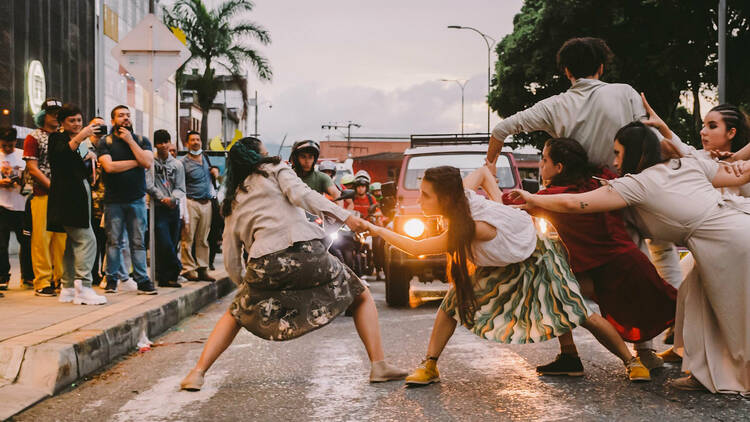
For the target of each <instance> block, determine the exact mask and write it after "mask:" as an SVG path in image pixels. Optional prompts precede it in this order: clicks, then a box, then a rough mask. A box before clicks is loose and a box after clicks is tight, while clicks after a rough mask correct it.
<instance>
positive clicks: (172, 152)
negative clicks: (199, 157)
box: [169, 142, 177, 158]
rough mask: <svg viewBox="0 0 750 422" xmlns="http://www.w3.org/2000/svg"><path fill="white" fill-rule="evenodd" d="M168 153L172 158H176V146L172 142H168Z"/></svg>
mask: <svg viewBox="0 0 750 422" xmlns="http://www.w3.org/2000/svg"><path fill="white" fill-rule="evenodd" d="M169 155H171V156H172V158H177V146H176V145H175V144H173V143H171V142H170V143H169Z"/></svg>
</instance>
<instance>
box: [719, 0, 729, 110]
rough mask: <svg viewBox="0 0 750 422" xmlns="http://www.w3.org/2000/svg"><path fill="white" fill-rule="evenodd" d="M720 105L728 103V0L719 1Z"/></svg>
mask: <svg viewBox="0 0 750 422" xmlns="http://www.w3.org/2000/svg"><path fill="white" fill-rule="evenodd" d="M718 35H719V75H718V77H719V78H718V79H719V80H718V85H719V104H724V103H726V102H727V54H726V53H727V52H726V47H727V45H726V36H727V0H719V34H718Z"/></svg>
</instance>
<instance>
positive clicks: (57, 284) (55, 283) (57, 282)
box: [52, 280, 62, 292]
mask: <svg viewBox="0 0 750 422" xmlns="http://www.w3.org/2000/svg"><path fill="white" fill-rule="evenodd" d="M52 286H53V287H54V288H55V291H56V292H59V291H60V290H62V280H52Z"/></svg>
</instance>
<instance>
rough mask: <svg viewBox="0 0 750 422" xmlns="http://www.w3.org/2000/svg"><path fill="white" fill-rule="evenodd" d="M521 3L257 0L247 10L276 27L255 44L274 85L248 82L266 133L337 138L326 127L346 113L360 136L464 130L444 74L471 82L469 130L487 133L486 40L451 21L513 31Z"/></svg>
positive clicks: (271, 139) (273, 139) (274, 137)
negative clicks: (262, 42)
mask: <svg viewBox="0 0 750 422" xmlns="http://www.w3.org/2000/svg"><path fill="white" fill-rule="evenodd" d="M207 3H211V2H207ZM521 5H522V1H520V0H502V1H498V0H472V1H465V2H457V1H447V0H410V1H393V0H387V1H380V2H364V1H351V0H325V1H314V2H312V1H300V0H295V1H292V0H275V1H270V0H266V1H262V0H259V1H256V8H255V10H254V11H253V12H252V13H250V14H249V15H248V17H249V18H250V19H251V20H253V21H255V22H257V23H259V24H261V25H263V26H264V27H265V28H266V29H267V30H268V31H269V32H270V34H271V38H272V43H271V45H270V46H268V47H262V46H258V50H259V51H260V52H261V53H262V54H264V55H265V56H266V57H267V58H268V59H269V61H270V63H271V66H272V67H273V71H274V78H273V81H272V82H270V83H256V82H253V81H251V87H250V89H251V91H252V90H253V89H255V88H256V87H257V90H258V93H259V97H260V103H261V109H260V112H259V115H260V117H259V132H260V134H261V138H262V139H263V140H265V141H266V142H268V143H280V142H281V139H282V138H283V137H284V135H285V134H287V136H288V138H287V143H289V142H293V141H295V140H300V139H304V138H312V139H316V140H320V139H326V136H327V135H331V137H332V138H338V139H340V138H341V135H340V134H336V133H334V132H330V131H327V130H322V129H321V127H320V126H321V124H324V123H329V122H346V121H347V120H352V121H355V122H357V123H359V124H361V125H362V128H361V129H357V130H355V132H354V133H355V134H361V135H373V134H378V135H388V134H391V135H394V134H395V135H409V134H412V133H448V132H454V133H455V132H459V131H460V117H461V114H460V101H461V95H460V89H459V87H458V85H456V84H455V83H447V82H442V81H440V79H441V78H449V79H468V80H469V82H468V84H467V85H466V91H465V100H466V105H465V131H466V132H477V131H485V130H486V105H485V103H484V101H485V95H486V92H487V82H486V77H487V47H486V45H485V44H484V41H483V40H482V38H481V37H480V36H479V35H478V34H476V33H474V32H472V31H469V30H456V29H447V28H446V26H448V25H463V26H472V27H475V28H477V29H479V30H480V31H482V32H484V33H486V34H488V35H490V36H492V37H494V38H495V39H497V40H498V41H499V40H500V39H501V38H502V37H503V36H504V35H506V34H508V33H509V32H511V31H512V29H513V16H514V15H515V14H516V13H518V12H519V11H520V8H521ZM493 51H494V49H493ZM495 59H496V57H495V56H494V53H493V58H492V60H493V63H494V61H495ZM251 95H252V92H251ZM266 102H270V104H272V108H269V107H268V105H269V103H266ZM496 121H497V117H496V116H494V115H493V117H492V122H493V124H494V122H496ZM250 126H251V130H252V122H251V125H250Z"/></svg>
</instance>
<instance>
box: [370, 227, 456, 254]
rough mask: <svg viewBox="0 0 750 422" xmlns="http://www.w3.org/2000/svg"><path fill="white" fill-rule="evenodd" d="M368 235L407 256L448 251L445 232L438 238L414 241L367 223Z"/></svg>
mask: <svg viewBox="0 0 750 422" xmlns="http://www.w3.org/2000/svg"><path fill="white" fill-rule="evenodd" d="M367 225H368V227H369V230H370V233H372V234H373V235H376V236H380V237H382V238H383V240H385V241H386V242H388V243H390V244H391V245H393V246H395V247H397V248H399V249H401V250H402V251H404V252H406V253H408V254H409V255H414V256H419V255H438V254H441V253H445V252H447V251H448V233H447V232H445V233H443V234H441V235H440V236H436V237H430V238H427V239H423V240H414V239H410V238H408V237H406V236H402V235H400V234H397V233H395V232H393V231H391V230H388V229H386V228H385V227H380V226H376V225H374V224H372V223H369V222H368V223H367Z"/></svg>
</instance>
